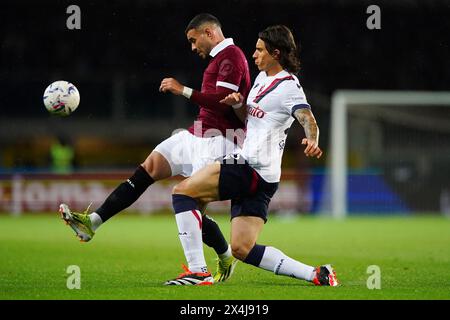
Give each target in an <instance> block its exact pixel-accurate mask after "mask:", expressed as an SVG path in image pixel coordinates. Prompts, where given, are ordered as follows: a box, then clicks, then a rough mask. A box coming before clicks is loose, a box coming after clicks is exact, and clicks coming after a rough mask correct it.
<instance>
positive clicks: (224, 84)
mask: <svg viewBox="0 0 450 320" xmlns="http://www.w3.org/2000/svg"><path fill="white" fill-rule="evenodd" d="M216 87H224V88H228V89H231V90H234V91H236V92H237V91H238V90H239V86H237V85H235V84H232V83H228V82H223V81H217V82H216Z"/></svg>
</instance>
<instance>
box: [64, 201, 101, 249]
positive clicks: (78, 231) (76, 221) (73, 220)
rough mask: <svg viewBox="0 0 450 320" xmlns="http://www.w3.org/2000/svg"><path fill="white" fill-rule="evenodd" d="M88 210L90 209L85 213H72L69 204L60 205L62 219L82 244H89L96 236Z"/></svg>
mask: <svg viewBox="0 0 450 320" xmlns="http://www.w3.org/2000/svg"><path fill="white" fill-rule="evenodd" d="M88 210H89V207H88V208H87V209H86V211H85V212H84V213H77V212H72V211H70V208H69V206H68V205H67V204H64V203H61V204H60V205H59V213H60V215H61V219H63V220H64V222H65V223H66V224H67V225H68V226H70V227H71V228H72V229H73V231H75V235H76V236H77V238H78V239H79V240H80V241H82V242H88V241H89V240H91V239H92V237H93V236H94V234H95V232H94V229H93V228H92V223H91V220H90V219H89V216H88V214H87V212H88Z"/></svg>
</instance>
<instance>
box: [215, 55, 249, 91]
mask: <svg viewBox="0 0 450 320" xmlns="http://www.w3.org/2000/svg"><path fill="white" fill-rule="evenodd" d="M243 70H244V68H243V65H242V61H241V59H240V58H239V56H238V55H237V54H228V55H226V56H225V57H224V58H223V59H222V60H221V61H218V74H217V82H216V87H225V88H228V89H231V90H233V91H239V85H240V83H241V81H242V77H243V74H244V72H243Z"/></svg>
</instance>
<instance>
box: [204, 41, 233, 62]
mask: <svg viewBox="0 0 450 320" xmlns="http://www.w3.org/2000/svg"><path fill="white" fill-rule="evenodd" d="M233 44H234V42H233V38H226V39H224V40H222V41H221V42H219V43H218V44H217V45H216V46H215V47H214V48H213V49H212V50H211V52H210V53H209V55H210V56H211V57H213V58H214V57H215V56H216V55H217V54H218V53H219V52H220V51H222V50H223V49H225V48H226V47H228V46H231V45H233Z"/></svg>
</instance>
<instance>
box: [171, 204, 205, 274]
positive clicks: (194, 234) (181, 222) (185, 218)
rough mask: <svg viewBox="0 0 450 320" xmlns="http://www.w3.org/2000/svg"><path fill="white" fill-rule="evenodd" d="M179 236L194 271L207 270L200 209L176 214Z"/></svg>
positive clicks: (190, 268) (187, 259)
mask: <svg viewBox="0 0 450 320" xmlns="http://www.w3.org/2000/svg"><path fill="white" fill-rule="evenodd" d="M175 219H176V220H177V226H178V236H179V238H180V241H181V245H182V246H183V250H184V255H185V256H186V261H187V263H188V265H189V270H190V271H192V272H207V271H208V268H207V266H206V261H205V256H204V254H203V241H202V229H201V224H202V214H201V212H200V211H198V210H191V211H185V212H180V213H177V214H176V215H175Z"/></svg>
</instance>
